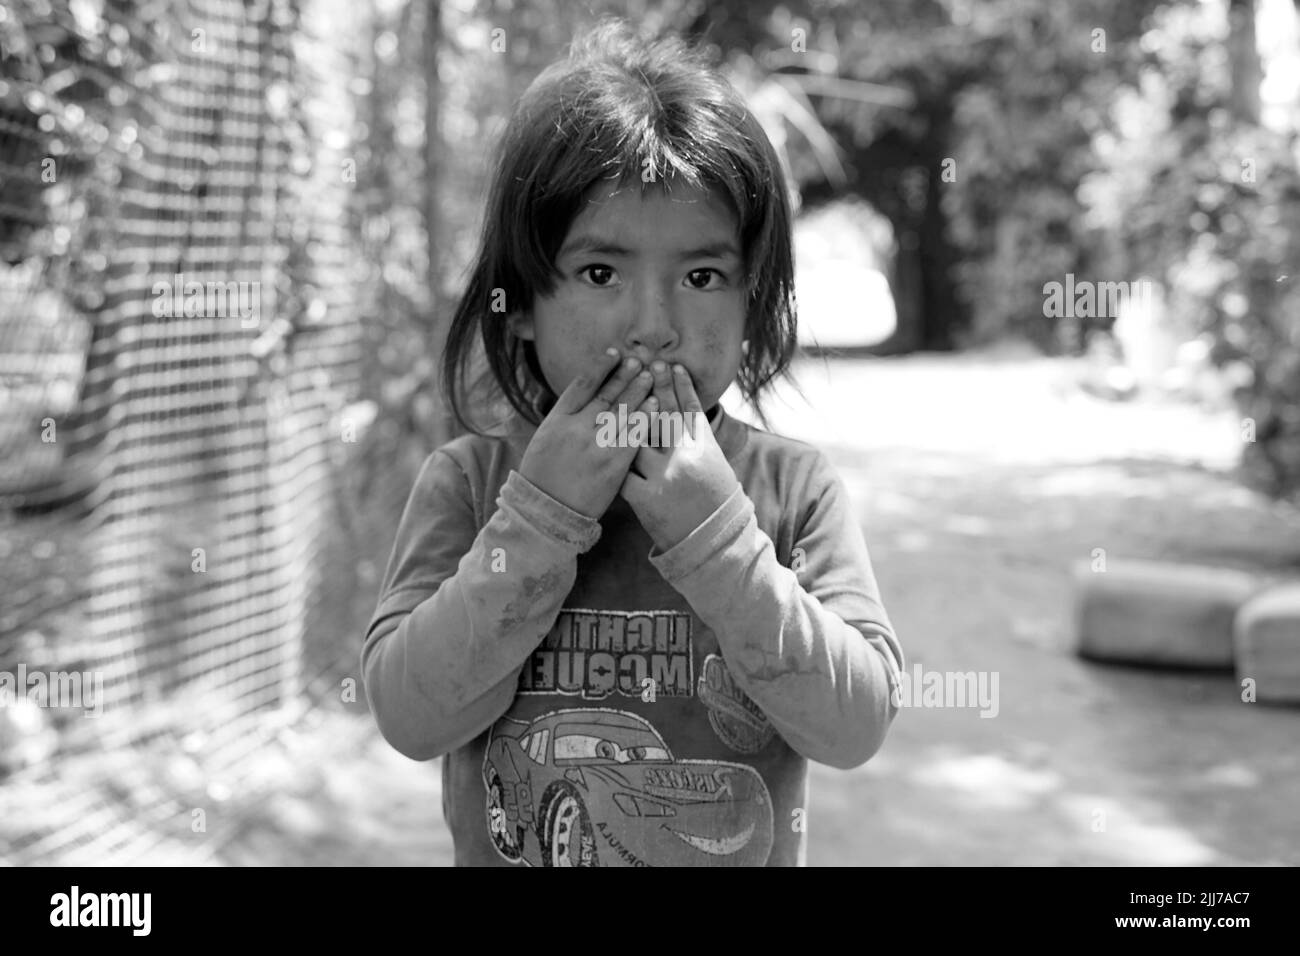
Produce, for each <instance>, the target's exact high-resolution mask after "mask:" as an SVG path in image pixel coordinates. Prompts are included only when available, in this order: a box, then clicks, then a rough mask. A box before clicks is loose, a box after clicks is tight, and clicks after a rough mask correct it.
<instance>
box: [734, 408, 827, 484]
mask: <svg viewBox="0 0 1300 956" xmlns="http://www.w3.org/2000/svg"><path fill="white" fill-rule="evenodd" d="M736 424H737V425H738V426H739V427H740V428H741V429H743V432H744V441H743V445H742V451H741V453H740V455H739V456H738V459H739V460H738V462H737V464H738V465H740V466H741V467H744V468H745V469H746V470H748V471H751V472H754V473H756V474H761V475H764V476H767V477H770V478H777V479H780V480H781V483H782V485H783V486H785V487H791V488H793V487H804V486H815V487H816V488H818V489H824V488H825V487H826V486H827V485H828V484H831V483H834V482H835V481H836V480H837V479H838V473H837V472H836V470H835V466H834V465H833V464H831V460H830V458H829V457H827V455H826V453H825V452H823V451H822V450H821V449H820V448H818V447H817V446H816V445H812V444H809V443H808V442H806V441H802V440H800V439H798V438H790V437H789V436H787V435H781V434H778V433H777V432H771V431H767V430H766V429H763V428H760V427H759V426H757V425H753V424H750V423H748V422H739V421H738V422H737V423H736Z"/></svg>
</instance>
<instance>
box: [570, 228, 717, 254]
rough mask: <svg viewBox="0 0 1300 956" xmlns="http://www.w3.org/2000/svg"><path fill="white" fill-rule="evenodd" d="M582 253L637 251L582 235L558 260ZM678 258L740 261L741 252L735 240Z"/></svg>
mask: <svg viewBox="0 0 1300 956" xmlns="http://www.w3.org/2000/svg"><path fill="white" fill-rule="evenodd" d="M582 253H586V254H589V255H601V256H632V255H635V254H636V250H634V249H629V248H627V247H626V246H621V245H619V244H618V243H617V242H615V241H613V240H612V239H605V238H603V237H601V236H592V235H587V234H582V235H578V236H573V237H571V238H570V239H568V240H567V241H566V242H565V243H564V245H563V246H561V247H560V251H559V253H558V254H557V255H556V259H562V258H564V257H565V256H575V255H579V254H582ZM677 258H678V259H679V260H686V259H726V258H733V259H739V258H740V250H739V249H737V248H736V243H735V242H734V241H733V240H730V239H724V240H721V241H717V242H710V243H706V244H705V245H702V246H696V247H694V248H692V249H686V250H684V251H682V252H681V253H680V254H679V255H678V257H677Z"/></svg>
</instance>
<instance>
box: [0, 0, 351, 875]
mask: <svg viewBox="0 0 1300 956" xmlns="http://www.w3.org/2000/svg"><path fill="white" fill-rule="evenodd" d="M308 12H310V14H311V16H310V18H308V17H307V13H308ZM0 13H3V14H4V16H3V17H0V40H2V41H3V42H2V43H0V48H2V49H3V51H4V55H3V58H2V59H0V65H2V66H3V72H2V73H0V78H2V79H0V254H2V256H3V258H2V259H0V388H2V391H0V408H2V409H3V414H0V520H2V521H3V522H4V524H3V529H2V531H3V535H2V537H0V542H2V543H0V577H2V579H3V592H2V593H0V673H8V674H11V675H16V674H17V673H18V672H19V670H20V668H21V669H23V670H24V671H25V672H26V673H27V674H28V675H31V674H34V673H41V674H46V675H56V674H61V675H68V674H71V673H73V672H75V673H77V674H79V675H82V676H83V678H84V681H85V684H84V685H83V687H82V691H83V697H82V701H81V703H82V705H83V706H81V708H80V709H77V708H76V707H68V706H54V707H44V708H41V710H40V711H39V712H37V713H35V714H32V713H29V712H27V711H24V710H22V709H21V708H17V707H10V708H7V709H6V708H0V762H3V763H6V764H8V766H7V767H0V770H4V769H7V770H9V771H10V773H9V776H8V777H7V778H6V779H4V780H3V781H0V804H2V805H3V807H4V812H3V813H0V859H4V860H6V861H8V862H11V863H19V864H24V863H50V862H53V863H61V864H76V863H119V862H136V861H142V860H148V861H149V862H161V863H166V862H204V861H206V860H210V859H211V858H212V855H213V853H214V852H215V848H216V847H219V846H220V844H221V833H222V830H223V827H224V828H227V829H228V828H230V827H233V826H235V825H236V822H235V821H234V820H232V819H231V817H230V815H229V814H225V815H223V814H222V813H221V812H220V809H221V807H222V806H229V805H230V801H231V797H232V794H235V793H237V792H240V791H241V790H242V791H244V792H246V791H247V789H248V788H249V787H254V786H256V781H255V780H253V779H252V776H250V775H253V776H255V774H253V771H252V770H251V769H250V768H251V766H252V765H251V764H250V763H249V761H248V760H247V759H246V758H247V756H248V755H249V754H250V753H251V752H253V751H255V750H256V749H257V748H264V747H268V746H275V741H276V739H277V734H278V733H279V731H280V730H282V729H283V728H284V727H286V726H289V725H290V724H293V723H294V722H295V721H300V720H301V719H302V718H303V714H304V712H305V709H306V706H307V704H306V701H307V700H308V693H307V691H308V687H307V685H308V683H309V681H310V674H309V673H308V672H307V670H306V668H305V665H304V642H305V641H306V640H307V636H308V635H309V634H311V633H312V632H313V629H314V628H315V627H317V626H319V625H320V623H321V620H320V614H321V612H320V610H319V605H320V596H321V593H322V591H323V589H324V584H325V580H326V569H327V567H328V566H329V565H330V562H332V561H335V562H336V561H337V560H338V559H339V553H340V548H341V547H342V546H343V545H344V542H343V541H342V540H341V537H340V532H339V530H338V529H339V522H338V521H337V520H336V518H335V511H336V508H335V498H336V496H337V484H338V480H339V479H338V471H339V468H340V466H341V464H342V463H343V462H344V460H345V458H346V455H347V454H348V453H349V446H348V441H349V439H348V437H347V435H346V433H344V434H341V433H340V429H341V427H343V428H346V426H347V423H346V422H343V423H341V422H340V416H341V415H342V413H343V410H344V409H345V408H346V407H347V405H348V403H349V402H351V401H353V400H354V399H355V398H356V396H357V390H358V387H359V379H358V368H359V362H358V353H359V350H360V349H361V335H360V331H359V324H358V318H357V308H356V303H355V302H354V301H353V296H354V295H355V292H354V291H353V290H354V289H355V288H356V284H355V283H354V282H352V281H351V279H352V276H351V274H350V273H351V269H352V265H351V264H352V263H353V262H354V261H355V257H354V256H353V255H352V254H351V250H350V247H349V240H348V231H347V228H346V227H347V221H348V220H347V216H348V209H347V203H348V189H349V186H348V182H347V180H346V177H344V176H341V175H340V168H341V164H342V162H343V157H342V156H341V152H340V151H341V149H342V147H343V145H344V144H345V143H346V142H347V138H346V136H344V135H342V134H341V133H340V132H339V131H340V130H341V129H344V128H345V127H346V125H347V124H348V123H349V122H350V115H349V110H350V108H351V106H350V100H349V98H348V96H347V95H346V82H347V79H348V76H349V70H348V69H347V64H346V62H343V60H342V57H344V55H345V54H344V53H343V52H341V51H343V50H344V49H346V44H342V43H338V42H333V40H332V38H333V37H334V36H335V35H336V34H337V33H338V32H339V31H346V30H347V28H348V26H347V25H348V19H347V14H346V5H344V4H341V3H336V2H333V0H319V2H316V0H312V2H307V3H296V2H288V0H274V2H251V0H250V2H244V0H174V2H164V3H150V4H136V3H131V2H120V0H119V2H108V3H103V4H98V5H97V4H93V3H77V2H75V0H73V2H71V3H47V2H34V0H28V2H22V3H11V4H8V5H7V6H6V7H0ZM307 22H309V23H310V24H311V29H310V30H309V29H307V28H306V27H305V23H307ZM91 686H95V687H97V688H98V694H97V695H96V696H97V697H98V700H97V701H96V704H95V708H96V709H98V710H99V711H100V713H99V715H98V716H95V717H88V716H86V712H87V707H86V706H84V705H85V704H86V702H87V698H88V697H89V696H90V695H89V694H88V693H87V689H88V688H89V687H91ZM22 691H23V689H22V688H18V693H19V694H20V695H21V693H22ZM61 703H64V704H66V703H67V701H61ZM55 758H57V759H55ZM200 763H201V765H202V768H203V772H202V773H200V772H198V771H197V769H196V768H197V767H198V765H199V764H200ZM200 823H201V824H202V826H201V827H200V826H199V824H200ZM196 833H202V834H203V835H204V838H203V839H194V835H195V834H196Z"/></svg>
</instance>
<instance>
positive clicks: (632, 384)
mask: <svg viewBox="0 0 1300 956" xmlns="http://www.w3.org/2000/svg"><path fill="white" fill-rule="evenodd" d="M615 366H617V368H616V367H615ZM640 369H641V363H640V362H639V361H638V360H637V359H635V358H629V359H628V360H627V361H625V362H621V363H620V362H619V354H618V352H617V351H616V350H614V349H610V350H608V351H607V352H606V353H605V362H604V364H603V365H600V366H597V367H596V368H594V369H592V370H591V371H590V372H587V373H585V374H583V375H579V376H578V377H577V378H575V379H574V380H573V381H572V382H570V383H569V386H568V388H566V389H565V390H564V392H563V394H561V395H560V397H559V398H558V399H557V400H556V402H555V405H554V407H553V408H552V409H551V411H550V412H549V413H548V414H547V416H546V418H544V419H543V420H542V423H541V424H540V425H539V426H538V427H537V432H536V433H535V434H534V435H533V437H532V439H531V440H530V441H529V443H528V448H527V449H526V450H525V451H524V457H523V461H521V462H520V463H519V473H520V474H521V475H523V477H525V478H527V479H528V480H529V481H531V482H532V483H533V484H534V485H536V486H537V487H538V488H540V489H541V490H542V491H544V492H546V493H547V494H548V495H550V496H551V497H552V498H554V499H555V500H556V501H558V502H560V503H561V504H563V505H565V506H566V507H568V508H571V509H572V510H574V511H576V512H578V513H579V514H582V515H586V516H587V517H588V518H599V517H600V516H601V515H603V514H604V513H605V510H606V509H607V508H608V507H609V505H610V502H612V501H613V500H614V498H615V496H616V495H617V494H618V492H619V487H620V486H621V485H622V483H623V479H624V478H625V477H626V475H627V471H628V468H630V467H631V465H632V460H633V458H634V457H635V456H636V452H637V449H636V448H617V447H612V448H602V447H600V446H599V445H598V444H597V442H596V424H597V421H596V416H597V415H599V414H600V413H601V412H606V411H609V410H611V409H613V408H616V407H617V406H618V405H620V404H625V405H627V406H628V409H629V410H632V409H640V410H643V411H645V410H648V409H647V408H645V407H643V406H642V402H643V401H644V400H645V399H646V397H647V396H648V395H649V394H650V389H651V388H652V387H653V384H654V383H653V379H652V376H651V375H650V373H649V372H648V371H646V372H642V373H641V374H638V372H640ZM611 373H612V374H611ZM602 383H603V384H602Z"/></svg>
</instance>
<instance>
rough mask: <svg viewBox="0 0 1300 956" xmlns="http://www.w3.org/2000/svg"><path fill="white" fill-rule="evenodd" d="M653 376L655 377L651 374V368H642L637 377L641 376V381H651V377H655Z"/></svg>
mask: <svg viewBox="0 0 1300 956" xmlns="http://www.w3.org/2000/svg"><path fill="white" fill-rule="evenodd" d="M653 377H654V376H652V375H651V374H650V370H649V369H648V368H647V369H642V370H641V374H640V375H638V376H637V378H639V379H640V380H641V381H643V382H648V381H650V379H651V378H653Z"/></svg>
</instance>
